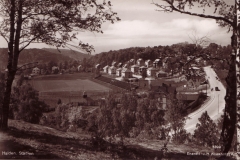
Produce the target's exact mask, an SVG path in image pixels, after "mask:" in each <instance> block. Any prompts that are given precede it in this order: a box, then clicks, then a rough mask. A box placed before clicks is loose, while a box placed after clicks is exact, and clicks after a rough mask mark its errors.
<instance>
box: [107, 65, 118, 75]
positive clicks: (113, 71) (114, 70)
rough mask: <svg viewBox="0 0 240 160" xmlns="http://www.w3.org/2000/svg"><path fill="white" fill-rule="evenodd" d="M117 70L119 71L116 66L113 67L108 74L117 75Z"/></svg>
mask: <svg viewBox="0 0 240 160" xmlns="http://www.w3.org/2000/svg"><path fill="white" fill-rule="evenodd" d="M116 70H117V68H116V67H115V66H111V67H109V68H108V74H110V75H112V74H116Z"/></svg>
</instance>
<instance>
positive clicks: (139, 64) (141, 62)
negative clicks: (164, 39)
mask: <svg viewBox="0 0 240 160" xmlns="http://www.w3.org/2000/svg"><path fill="white" fill-rule="evenodd" d="M137 65H138V66H140V67H141V66H144V61H143V59H142V58H139V59H138V60H137Z"/></svg>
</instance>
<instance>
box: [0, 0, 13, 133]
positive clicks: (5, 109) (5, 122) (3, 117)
mask: <svg viewBox="0 0 240 160" xmlns="http://www.w3.org/2000/svg"><path fill="white" fill-rule="evenodd" d="M10 5H11V8H10V14H9V16H10V36H9V42H8V65H7V69H8V74H7V79H6V82H5V90H4V97H3V106H2V112H1V124H0V130H3V131H4V130H7V129H8V114H9V103H10V96H11V88H12V82H13V80H14V76H15V73H16V72H15V71H14V70H13V48H14V33H15V28H14V24H15V0H11V3H10Z"/></svg>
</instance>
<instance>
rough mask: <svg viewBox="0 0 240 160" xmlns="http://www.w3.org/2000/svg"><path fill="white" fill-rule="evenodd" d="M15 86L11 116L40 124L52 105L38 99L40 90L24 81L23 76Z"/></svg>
mask: <svg viewBox="0 0 240 160" xmlns="http://www.w3.org/2000/svg"><path fill="white" fill-rule="evenodd" d="M17 84H18V85H17V86H15V87H14V88H13V93H12V95H11V103H10V104H11V105H10V114H9V118H12V119H17V120H24V121H26V122H30V123H35V124H38V123H39V121H40V118H41V117H42V115H43V113H44V112H48V111H49V109H50V106H48V105H47V104H45V103H44V102H43V101H40V100H39V99H38V92H37V91H36V90H34V89H33V88H32V87H31V85H30V84H28V83H24V81H23V77H22V76H21V77H20V78H19V80H18V81H17Z"/></svg>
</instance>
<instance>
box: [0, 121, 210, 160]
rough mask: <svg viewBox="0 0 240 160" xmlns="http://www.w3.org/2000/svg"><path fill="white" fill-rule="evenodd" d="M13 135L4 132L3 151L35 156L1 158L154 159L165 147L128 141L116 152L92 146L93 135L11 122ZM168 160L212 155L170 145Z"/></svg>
mask: <svg viewBox="0 0 240 160" xmlns="http://www.w3.org/2000/svg"><path fill="white" fill-rule="evenodd" d="M9 126H10V129H9V132H8V133H0V142H1V143H0V151H12V152H16V153H18V152H19V151H24V152H29V153H34V155H27V156H20V155H16V156H3V155H0V159H1V158H8V159H9V158H21V159H35V158H41V159H43V158H44V159H46V158H48V159H74V160H76V159H113V158H117V159H153V158H155V157H158V158H160V157H161V156H162V154H161V152H160V151H159V150H160V149H161V147H162V146H163V143H162V142H161V141H147V140H141V142H140V141H136V140H134V139H127V140H125V144H127V146H126V147H125V149H124V150H122V149H119V148H117V146H116V145H113V149H112V150H110V151H109V150H106V148H104V147H102V148H101V149H99V148H98V149H97V148H96V147H93V146H92V145H91V143H90V135H86V134H80V133H71V132H67V133H66V132H61V131H58V130H55V129H52V128H49V127H44V126H40V125H34V124H29V123H26V122H22V121H16V120H10V121H9ZM168 149H169V151H170V153H169V154H167V155H166V156H165V158H167V159H169V158H170V159H189V160H190V159H196V160H198V159H199V160H202V159H208V158H207V157H206V156H187V155H186V152H199V151H201V152H211V150H209V148H203V147H199V146H194V145H174V144H169V145H168Z"/></svg>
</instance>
